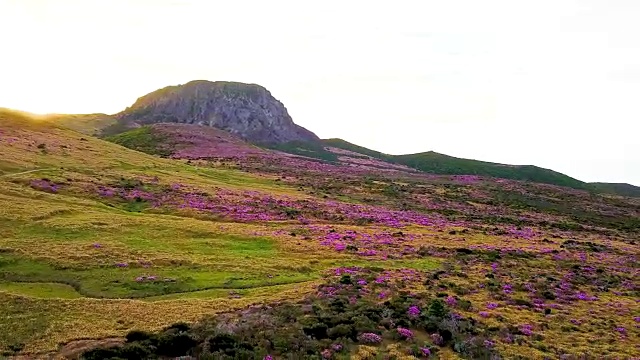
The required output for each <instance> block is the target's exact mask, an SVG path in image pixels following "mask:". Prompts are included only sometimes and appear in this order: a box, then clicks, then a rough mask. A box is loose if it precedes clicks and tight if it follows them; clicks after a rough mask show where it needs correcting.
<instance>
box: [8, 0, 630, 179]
mask: <svg viewBox="0 0 640 360" xmlns="http://www.w3.org/2000/svg"><path fill="white" fill-rule="evenodd" d="M302 3H303V2H301V1H277V0H276V1H270V2H264V1H258V0H254V1H236V2H222V1H206V0H203V1H195V0H194V1H174V0H154V1H143V0H138V1H124V0H112V1H108V2H107V1H89V0H58V1H55V2H54V1H47V0H42V1H38V0H0V32H2V33H3V34H9V35H10V36H8V37H6V38H4V39H3V42H2V46H3V49H2V52H1V53H0V54H2V55H0V107H9V108H13V109H18V110H23V111H29V112H34V113H98V112H101V113H109V114H112V113H116V112H119V111H121V110H123V109H124V108H126V107H127V106H130V105H131V104H133V102H134V101H135V100H136V99H137V98H138V97H140V96H142V95H145V94H147V93H149V92H151V91H154V90H156V89H159V88H162V87H165V86H169V85H177V84H184V83H186V82H188V81H191V80H199V79H202V80H210V81H218V80H225V81H240V82H247V83H256V84H260V85H262V86H264V87H265V88H267V89H268V90H269V91H270V92H271V93H272V94H273V95H274V96H275V97H276V98H277V99H278V100H280V101H282V102H283V103H284V105H285V106H286V107H287V109H288V110H289V113H290V114H291V116H292V118H293V120H294V121H295V122H296V123H297V124H299V125H301V126H304V127H306V128H307V129H309V130H311V131H313V132H315V133H316V134H317V135H318V136H320V137H322V138H332V137H337V138H342V139H345V140H347V141H350V142H352V143H355V144H358V145H361V146H365V147H368V148H372V149H375V150H378V151H382V152H385V153H390V154H403V153H417V152H423V151H429V150H433V151H436V152H439V153H444V154H447V155H451V156H456V157H462V158H471V159H477V160H483V161H490V162H499V163H506V164H531V165H537V166H540V167H544V168H549V169H553V170H555V171H559V172H562V173H564V174H567V175H569V176H572V177H575V178H577V179H580V180H583V181H587V182H595V181H599V182H626V183H631V184H634V185H637V186H640V139H639V138H640V135H639V134H640V105H639V104H640V102H639V101H640V41H638V39H640V22H639V21H638V20H637V19H640V2H638V1H636V0H599V1H596V0H542V1H536V2H524V1H514V0H502V1H494V0H487V1H482V2H480V1H475V0H464V1H463V0H459V1H446V2H444V1H441V2H436V1H395V2H376V1H359V0H358V1H355V0H353V1H349V2H344V1H343V2H339V1H323V2H321V3H314V4H313V5H309V4H302Z"/></svg>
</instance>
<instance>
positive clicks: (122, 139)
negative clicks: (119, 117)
mask: <svg viewBox="0 0 640 360" xmlns="http://www.w3.org/2000/svg"><path fill="white" fill-rule="evenodd" d="M106 140H108V141H111V142H113V143H116V144H119V145H122V146H124V147H127V148H129V149H133V150H137V151H141V152H144V153H147V154H152V155H160V156H169V155H171V154H172V152H173V150H172V145H171V143H170V139H169V138H167V137H166V136H164V135H162V134H160V133H159V132H157V131H154V129H153V128H152V127H151V126H143V127H140V128H137V129H133V130H129V131H126V132H123V133H120V134H117V135H112V136H109V137H107V138H106Z"/></svg>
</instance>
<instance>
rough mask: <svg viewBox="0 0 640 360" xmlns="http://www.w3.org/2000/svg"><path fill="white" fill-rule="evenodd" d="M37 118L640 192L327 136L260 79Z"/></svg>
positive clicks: (76, 126)
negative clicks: (191, 127) (223, 136)
mask: <svg viewBox="0 0 640 360" xmlns="http://www.w3.org/2000/svg"><path fill="white" fill-rule="evenodd" d="M20 113H24V112H20ZM24 114H27V115H33V114H28V113H24ZM35 117H36V118H38V119H42V120H46V121H47V122H49V123H55V124H58V125H61V126H64V127H67V128H70V129H72V130H75V131H78V132H81V133H84V134H87V135H95V136H102V137H109V136H113V135H116V134H122V133H126V132H128V131H130V130H131V129H139V128H141V127H144V126H146V125H152V124H156V123H174V124H195V125H201V126H206V127H212V128H216V129H219V130H222V131H226V132H228V133H229V134H232V135H235V136H237V137H239V138H241V139H243V140H245V141H248V142H250V143H252V144H254V145H260V146H263V147H267V148H269V149H274V150H279V151H283V152H286V153H290V154H294V155H298V156H305V157H310V158H316V159H320V160H322V161H328V162H337V161H338V156H339V154H335V153H334V152H332V151H329V150H327V149H326V148H325V147H326V146H329V147H333V148H337V149H342V150H347V151H353V152H355V153H358V154H361V155H363V156H368V157H369V158H370V159H376V160H380V161H383V162H386V163H390V164H396V165H401V166H408V167H410V168H412V169H415V170H418V171H422V172H425V173H431V174H445V175H447V174H448V175H479V176H489V177H495V178H504V179H514V180H522V181H533V182H539V183H546V184H553V185H560V186H568V187H572V188H575V189H581V190H589V191H595V192H599V193H608V194H614V195H622V196H633V197H640V187H638V186H635V185H632V184H626V183H621V184H616V183H586V182H583V181H580V180H578V179H575V178H572V177H570V176H568V175H566V174H562V173H559V172H557V171H554V170H551V169H545V168H541V167H538V166H535V165H510V164H500V163H494V162H487V161H481V160H473V159H464V158H458V157H453V156H449V155H446V154H441V153H437V152H434V151H427V152H421V153H415V154H402V155H390V154H385V153H382V152H379V151H376V150H372V149H368V148H365V147H363V146H359V145H356V144H353V143H350V142H348V141H345V140H343V139H339V138H332V139H324V140H321V139H320V138H319V137H318V136H317V135H315V134H314V133H313V132H311V131H309V130H307V129H305V128H303V127H301V126H299V125H297V124H295V123H294V122H293V119H292V118H291V116H290V115H289V114H288V112H287V109H286V107H285V106H284V104H282V102H280V101H279V100H277V99H275V98H274V97H273V95H272V94H271V93H270V92H269V91H268V90H267V89H266V88H265V87H263V86H261V85H258V84H249V83H239V82H230V81H215V82H212V81H207V80H193V81H190V82H187V83H185V84H181V85H171V86H166V87H164V88H161V89H158V90H155V91H152V92H150V93H148V94H145V95H143V96H141V97H139V98H138V99H137V100H136V101H135V102H134V103H133V104H132V105H131V106H129V107H127V108H125V109H124V110H123V111H121V112H119V113H116V114H113V115H107V114H99V113H96V114H69V115H65V114H48V115H37V116H35ZM143 132H144V131H143ZM203 132H204V131H203ZM120 140H123V139H120ZM125 141H126V140H125ZM136 141H137V140H136ZM201 143H202V142H201ZM203 144H204V143H203ZM203 146H208V145H203Z"/></svg>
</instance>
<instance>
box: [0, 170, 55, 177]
mask: <svg viewBox="0 0 640 360" xmlns="http://www.w3.org/2000/svg"><path fill="white" fill-rule="evenodd" d="M47 170H56V168H46V169H34V170H27V171H22V172H18V173H12V174H4V175H0V178H1V177H9V176H15V175H22V174H28V173H32V172H36V171H47Z"/></svg>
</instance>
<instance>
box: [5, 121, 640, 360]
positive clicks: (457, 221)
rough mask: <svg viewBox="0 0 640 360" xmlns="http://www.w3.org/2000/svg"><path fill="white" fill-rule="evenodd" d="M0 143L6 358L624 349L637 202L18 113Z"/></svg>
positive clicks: (172, 130) (542, 354)
mask: <svg viewBox="0 0 640 360" xmlns="http://www.w3.org/2000/svg"><path fill="white" fill-rule="evenodd" d="M0 129H2V130H1V133H0V152H1V153H2V157H0V171H1V173H0V301H1V302H0V326H1V328H2V329H12V330H11V331H4V330H2V331H0V349H1V351H2V352H4V353H5V354H6V355H11V354H17V353H22V354H25V355H28V356H34V355H36V354H39V355H41V356H45V354H56V353H57V354H58V355H60V354H72V355H79V354H80V350H82V351H84V350H88V351H87V352H86V353H85V354H84V356H85V357H86V358H109V357H120V358H140V357H145V356H147V357H148V356H151V357H162V356H165V357H166V356H183V355H194V356H197V357H199V358H212V359H225V358H229V359H233V358H247V359H253V358H259V359H263V358H273V359H288V358H310V359H311V358H315V359H322V358H325V359H348V358H352V359H376V358H384V357H385V356H386V357H388V358H390V359H414V358H443V359H446V358H471V359H482V358H523V359H525V358H526V359H529V358H566V359H573V358H612V359H613V358H615V359H618V358H619V359H631V358H634V356H637V354H638V352H639V351H640V348H639V347H638V346H639V344H638V337H639V335H640V329H639V326H640V317H639V316H640V306H639V303H638V298H639V295H640V294H639V292H638V290H639V286H640V284H639V282H638V278H639V277H638V270H639V267H638V258H637V257H638V246H639V245H638V240H639V239H640V220H639V219H640V203H639V202H638V200H637V199H632V198H623V197H614V196H603V195H598V194H593V193H589V192H586V191H581V190H575V189H568V188H563V187H557V186H552V185H540V184H532V183H526V182H517V181H509V180H497V179H492V178H483V177H478V176H466V175H458V176H435V175H427V174H422V173H418V172H415V171H412V170H410V169H404V168H402V167H397V166H394V165H393V164H385V163H383V162H374V161H373V160H372V159H368V158H366V157H364V156H361V155H358V154H357V153H353V152H344V151H340V150H331V149H329V150H328V151H334V152H335V155H336V156H337V157H338V158H339V159H340V160H339V161H337V162H321V161H317V159H309V158H305V157H303V156H292V155H288V154H283V153H279V152H274V151H269V150H264V149H260V148H256V147H252V146H251V145H248V144H246V143H244V142H241V141H238V140H236V139H235V138H233V137H230V136H228V135H227V134H224V133H221V134H216V135H215V136H218V137H217V138H216V137H213V138H212V137H210V136H202V133H199V132H197V131H195V130H194V129H197V128H196V127H181V126H180V125H170V126H164V125H162V126H157V127H154V128H153V130H154V131H159V133H154V134H156V135H157V134H160V135H161V136H162V138H164V139H169V141H168V142H166V143H160V144H154V143H149V144H147V145H152V146H154V147H163V146H168V148H165V149H166V150H167V152H166V153H164V155H163V156H164V158H163V157H158V156H152V155H148V154H145V153H142V152H139V151H134V150H130V149H127V148H124V147H122V146H118V145H115V144H112V143H109V142H105V141H102V140H99V139H96V138H92V137H88V136H86V135H82V134H79V133H75V132H72V131H69V130H66V129H62V128H58V127H55V126H53V125H52V124H49V123H38V122H34V121H32V120H29V119H27V118H24V117H16V116H15V115H7V114H1V116H0ZM212 139H213V140H212ZM161 155H162V154H161ZM363 162H364V163H363ZM176 323H186V324H177V325H176ZM163 329H164V330H163ZM78 339H96V340H98V343H99V341H100V339H109V340H108V341H107V340H104V343H105V344H107V343H108V344H110V345H113V344H120V343H121V344H122V345H118V346H116V347H112V348H108V349H104V348H102V347H98V348H96V349H93V350H89V349H86V348H80V347H79V346H78V344H79V342H78V341H77V340H78ZM73 349H76V350H73ZM77 349H80V350H77ZM74 351H75V352H74Z"/></svg>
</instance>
